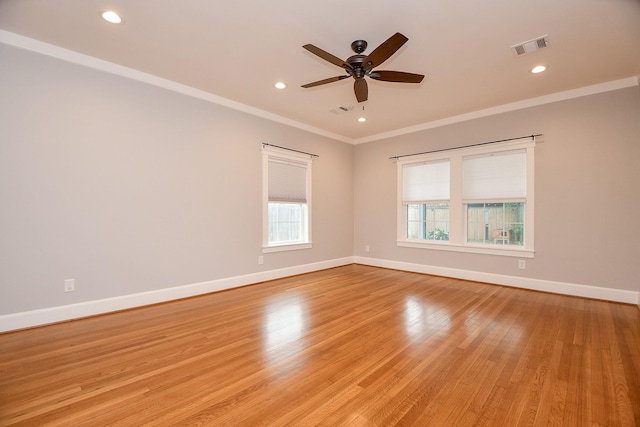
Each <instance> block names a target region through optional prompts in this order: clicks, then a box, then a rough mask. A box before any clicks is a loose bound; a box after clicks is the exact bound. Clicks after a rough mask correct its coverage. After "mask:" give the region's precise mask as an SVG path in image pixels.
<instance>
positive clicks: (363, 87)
mask: <svg viewBox="0 0 640 427" xmlns="http://www.w3.org/2000/svg"><path fill="white" fill-rule="evenodd" d="M408 40H409V39H408V38H407V37H405V36H404V35H402V34H400V33H395V34H394V35H392V36H391V37H389V38H388V39H387V40H386V41H384V42H383V43H382V44H381V45H380V46H378V47H377V48H375V49H374V50H373V52H371V53H370V54H369V55H363V52H364V51H365V50H366V49H367V42H366V41H364V40H356V41H354V42H353V43H351V49H352V50H353V51H354V52H355V55H353V56H350V57H349V58H347V60H346V61H343V60H342V59H340V58H338V57H337V56H334V55H332V54H330V53H328V52H326V51H324V50H322V49H320V48H319V47H316V46H314V45H312V44H306V45H304V46H302V47H303V48H305V49H306V50H308V51H309V52H311V53H313V54H314V55H317V56H319V57H320V58H322V59H324V60H325V61H328V62H330V63H332V64H334V65H337V66H338V67H341V68H343V69H344V70H345V71H346V73H347V74H345V75H341V76H336V77H330V78H328V79H323V80H319V81H317V82H312V83H307V84H305V85H302V87H303V88H310V87H315V86H320V85H323V84H327V83H333V82H337V81H340V80H343V79H346V78H349V77H353V78H354V79H355V81H354V83H353V90H354V92H355V94H356V99H357V100H358V102H364V101H366V100H367V99H368V98H369V88H368V86H367V81H366V80H365V77H369V78H372V79H374V80H380V81H385V82H395V83H420V82H421V81H422V79H423V78H424V75H422V74H413V73H405V72H403V71H383V70H379V71H378V70H374V68H375V67H377V66H379V65H381V64H382V63H383V62H384V61H386V60H387V59H389V58H390V57H391V55H393V54H394V53H395V52H396V51H397V50H398V49H400V48H401V47H402V45H404V44H405V43H406V42H407V41H408Z"/></svg>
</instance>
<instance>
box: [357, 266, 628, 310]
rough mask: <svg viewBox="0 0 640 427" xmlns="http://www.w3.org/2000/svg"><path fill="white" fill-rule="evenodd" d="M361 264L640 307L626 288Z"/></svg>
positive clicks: (446, 270) (443, 269)
mask: <svg viewBox="0 0 640 427" xmlns="http://www.w3.org/2000/svg"><path fill="white" fill-rule="evenodd" d="M355 262H356V263H358V264H364V265H371V266H374V267H384V268H392V269H395V270H403V271H411V272H414V273H423V274H433V275H435V276H445V277H452V278H455V279H464V280H473V281H476V282H484V283H491V284H494V285H503V286H510V287H514V288H522V289H529V290H534V291H542V292H550V293H554V294H561V295H572V296H577V297H584V298H593V299H599V300H605V301H613V302H623V303H627V304H638V306H639V307H640V293H639V292H634V291H627V290H623V289H612V288H601V287H597V286H588V285H579V284H574V283H565V282H554V281H551V280H541V279H531V278H528V277H518V276H507V275H502V274H494V273H484V272H481V271H470V270H459V269H456V268H447V267H437V266H432V265H424V264H412V263H407V262H400V261H388V260H382V259H376V258H367V257H359V256H356V257H355Z"/></svg>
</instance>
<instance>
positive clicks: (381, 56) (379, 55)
mask: <svg viewBox="0 0 640 427" xmlns="http://www.w3.org/2000/svg"><path fill="white" fill-rule="evenodd" d="M407 40H409V39H408V38H406V37H405V36H404V35H402V34H400V33H395V34H394V35H392V36H391V37H389V38H388V39H387V40H386V41H385V42H383V43H382V44H381V45H380V46H378V47H377V48H375V49H374V50H373V52H371V53H370V54H369V56H367V57H366V58H365V59H364V62H363V64H364V67H365V69H366V70H371V69H372V68H374V67H377V66H378V65H380V64H382V63H383V62H384V61H386V60H387V59H389V57H390V56H391V55H393V54H394V53H395V52H396V51H397V50H398V49H400V48H401V47H402V45H403V44H405V43H406V42H407Z"/></svg>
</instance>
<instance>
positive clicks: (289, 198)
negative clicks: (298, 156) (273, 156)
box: [269, 160, 307, 203]
mask: <svg viewBox="0 0 640 427" xmlns="http://www.w3.org/2000/svg"><path fill="white" fill-rule="evenodd" d="M269 201H270V202H294V203H306V202H307V168H306V165H304V164H300V163H294V162H287V161H277V160H269Z"/></svg>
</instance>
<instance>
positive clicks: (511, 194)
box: [462, 150, 527, 199]
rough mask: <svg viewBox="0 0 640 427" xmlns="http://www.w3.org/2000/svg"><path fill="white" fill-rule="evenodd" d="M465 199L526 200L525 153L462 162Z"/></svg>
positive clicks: (516, 152)
mask: <svg viewBox="0 0 640 427" xmlns="http://www.w3.org/2000/svg"><path fill="white" fill-rule="evenodd" d="M462 197H463V198H464V199H508V198H525V197H527V154H526V152H525V151H524V150H518V151H507V152H504V153H495V154H492V155H483V156H474V157H467V158H464V159H463V161H462Z"/></svg>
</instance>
